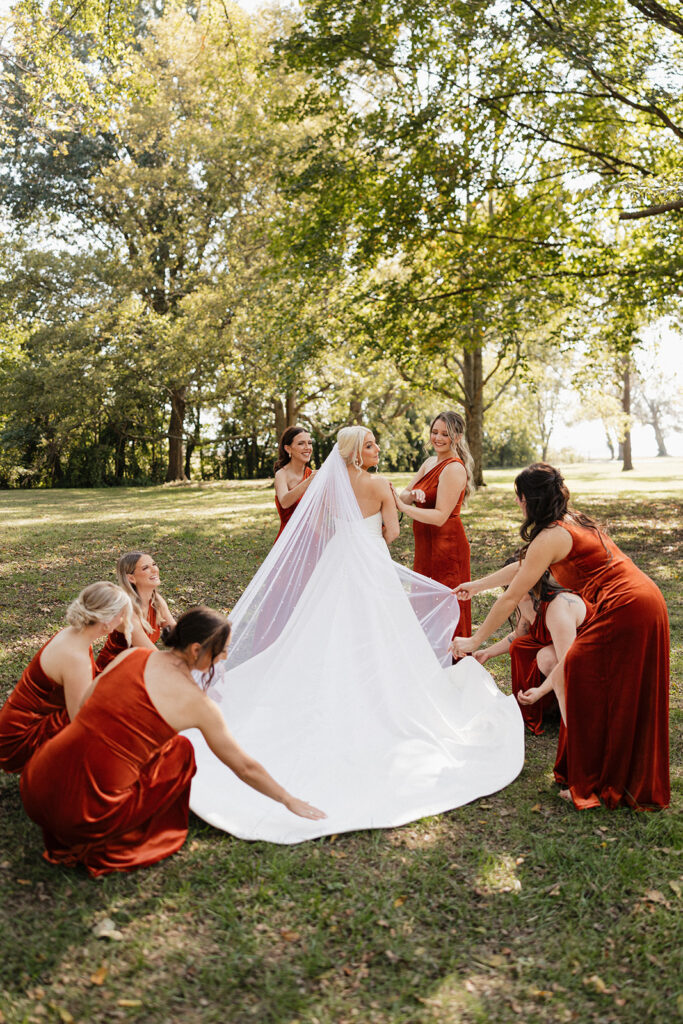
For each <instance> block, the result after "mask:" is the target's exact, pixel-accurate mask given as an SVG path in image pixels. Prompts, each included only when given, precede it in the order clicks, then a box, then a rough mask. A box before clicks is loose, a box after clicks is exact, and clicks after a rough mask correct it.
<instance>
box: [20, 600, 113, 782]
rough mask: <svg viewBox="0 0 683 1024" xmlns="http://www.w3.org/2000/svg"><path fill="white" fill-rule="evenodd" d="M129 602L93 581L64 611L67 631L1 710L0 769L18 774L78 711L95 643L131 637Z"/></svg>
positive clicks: (89, 677) (54, 639)
mask: <svg viewBox="0 0 683 1024" xmlns="http://www.w3.org/2000/svg"><path fill="white" fill-rule="evenodd" d="M131 617H132V609H131V605H130V599H129V598H128V596H127V595H126V594H124V592H123V591H122V590H121V588H120V587H117V586H116V585H115V584H114V583H105V582H103V583H92V584H91V585H90V586H89V587H86V588H85V590H82V591H81V593H80V594H79V595H78V597H77V598H76V600H75V601H73V602H72V603H71V604H70V605H69V608H68V609H67V613H66V621H67V623H68V625H67V627H66V628H65V629H62V630H60V632H59V633H56V634H55V636H53V637H52V639H51V640H48V641H47V643H46V644H44V645H43V646H42V647H41V649H40V650H39V651H38V653H37V654H36V655H35V657H34V658H33V660H32V661H31V662H30V664H29V665H28V666H27V667H26V668H25V669H24V672H23V674H22V676H21V679H20V680H19V682H18V683H17V685H16V686H15V688H14V690H13V691H12V693H11V694H10V696H9V697H8V698H7V701H6V702H5V705H4V707H3V708H2V710H1V711H0V768H2V769H3V770H4V771H6V772H20V771H21V770H22V769H23V767H24V765H25V764H26V762H27V761H28V759H29V758H30V757H31V755H32V754H33V753H34V752H35V751H36V750H37V749H38V748H39V747H40V746H41V745H42V744H43V743H45V742H46V740H49V739H50V738H51V737H52V736H56V734H57V733H58V732H60V731H61V730H62V729H63V728H64V727H65V726H66V725H68V724H69V721H70V720H71V719H72V718H74V716H75V715H76V713H77V712H78V709H79V707H80V706H81V703H82V702H83V699H84V696H85V694H86V693H87V691H88V689H89V688H90V686H91V685H92V681H93V676H94V674H95V662H94V660H93V654H92V644H93V642H94V641H95V640H97V639H98V637H101V636H106V635H107V633H109V632H110V631H111V630H113V629H115V628H118V629H121V630H122V635H123V636H124V638H125V636H130V628H131Z"/></svg>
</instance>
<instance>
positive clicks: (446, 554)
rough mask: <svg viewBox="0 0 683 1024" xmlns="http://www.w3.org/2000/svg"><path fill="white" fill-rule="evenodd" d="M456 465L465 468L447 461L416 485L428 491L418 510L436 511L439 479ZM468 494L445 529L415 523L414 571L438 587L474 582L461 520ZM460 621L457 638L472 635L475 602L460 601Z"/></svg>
mask: <svg viewBox="0 0 683 1024" xmlns="http://www.w3.org/2000/svg"><path fill="white" fill-rule="evenodd" d="M452 462H459V463H460V465H461V466H464V462H463V461H462V459H456V458H455V457H453V458H451V459H444V461H443V462H440V463H438V464H437V465H436V466H434V468H433V469H431V470H430V471H429V472H428V473H425V475H424V476H423V477H422V479H421V480H420V481H419V482H418V483H417V484H416V487H418V488H419V489H420V490H421V491H424V494H425V500H424V501H423V502H415V507H416V508H436V492H437V490H438V487H439V477H440V476H441V474H442V472H443V471H444V469H445V468H446V466H450V464H451V463H452ZM464 497H465V492H464V490H463V492H462V494H461V495H460V497H459V498H458V501H457V503H456V505H455V508H454V509H453V511H452V512H451V514H450V516H449V517H448V519H447V520H446V522H445V523H444V524H443V526H431V525H430V524H429V523H418V521H417V520H416V519H413V534H414V536H415V559H414V561H413V569H414V570H415V572H419V573H422V575H423V576H429V578H430V579H432V580H436V581H437V582H438V583H444V584H445V585H446V586H447V587H454V586H455V585H456V583H464V582H465V581H466V580H469V579H470V545H469V541H468V540H467V536H466V534H465V528H464V527H463V525H462V520H461V519H460V509H461V508H462V502H463V498H464ZM458 603H459V605H460V619H459V621H458V625H457V627H456V629H455V632H454V633H453V636H471V635H472V602H471V601H459V602H458Z"/></svg>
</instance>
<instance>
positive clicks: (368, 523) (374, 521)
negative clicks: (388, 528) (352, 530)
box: [363, 512, 382, 539]
mask: <svg viewBox="0 0 683 1024" xmlns="http://www.w3.org/2000/svg"><path fill="white" fill-rule="evenodd" d="M363 525H364V526H365V529H366V530H367V531H368V533H369V534H370V535H371V536H372V537H379V538H380V539H381V538H382V513H381V512H375V514H374V516H366V518H365V519H364V520H363Z"/></svg>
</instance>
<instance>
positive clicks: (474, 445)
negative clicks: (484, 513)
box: [463, 348, 485, 487]
mask: <svg viewBox="0 0 683 1024" xmlns="http://www.w3.org/2000/svg"><path fill="white" fill-rule="evenodd" d="M463 365H464V370H465V372H464V374H463V391H464V392H465V423H466V425H467V443H468V445H469V446H470V451H471V452H472V458H473V459H474V480H473V483H474V486H475V487H484V486H485V484H484V472H483V466H482V461H483V453H484V383H483V378H484V373H483V356H482V350H481V348H474V349H472V350H466V351H465V352H464V353H463Z"/></svg>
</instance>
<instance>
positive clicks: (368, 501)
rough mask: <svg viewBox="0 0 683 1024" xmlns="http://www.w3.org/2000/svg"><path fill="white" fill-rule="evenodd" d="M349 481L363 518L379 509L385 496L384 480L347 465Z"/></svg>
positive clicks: (385, 486) (385, 485) (374, 513)
mask: <svg viewBox="0 0 683 1024" xmlns="http://www.w3.org/2000/svg"><path fill="white" fill-rule="evenodd" d="M349 481H350V483H351V489H352V490H353V493H354V494H355V496H356V501H357V502H358V506H359V508H360V511H361V515H362V516H363V519H367V518H368V516H374V515H376V514H377V512H379V511H381V508H382V504H383V502H384V500H385V498H386V489H387V481H386V480H383V479H382V477H380V476H374V475H372V476H371V475H370V474H369V473H366V472H364V471H363V470H358V469H356V467H355V466H349Z"/></svg>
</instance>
